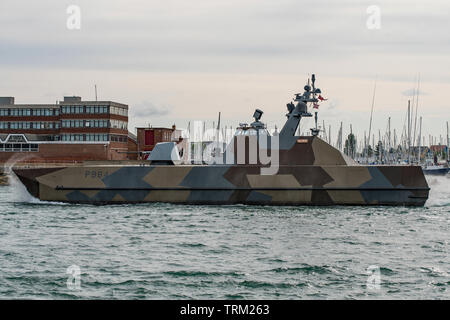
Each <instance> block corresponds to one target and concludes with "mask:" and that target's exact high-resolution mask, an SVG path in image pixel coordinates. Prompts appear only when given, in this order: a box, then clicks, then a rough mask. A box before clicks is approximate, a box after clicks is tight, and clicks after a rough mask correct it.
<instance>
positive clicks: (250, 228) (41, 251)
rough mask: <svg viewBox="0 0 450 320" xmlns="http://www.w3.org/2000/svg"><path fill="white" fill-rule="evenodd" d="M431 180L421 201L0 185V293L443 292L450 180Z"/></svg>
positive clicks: (253, 295)
mask: <svg viewBox="0 0 450 320" xmlns="http://www.w3.org/2000/svg"><path fill="white" fill-rule="evenodd" d="M429 183H430V186H431V188H432V192H431V198H430V199H429V201H428V203H427V206H426V207H424V208H403V207H400V208H394V207H392V208H391V207H327V208H315V207H256V206H177V205H167V204H145V205H116V206H89V205H67V204H59V203H44V202H39V201H37V200H34V199H31V198H30V197H29V196H28V195H27V194H26V192H25V191H24V190H23V188H21V187H20V186H18V185H16V184H13V185H12V186H9V187H0V241H1V246H0V270H1V273H0V298H2V299H5V298H31V299H54V298H62V299H66V298H67V299H72V298H74V299H80V298H82V299H98V298H104V299H165V298H169V299H318V298H325V299H343V298H344V299H348V298H350V299H367V298H375V299H378V298H388V299H390V298H392V299H415V298H418V299H445V298H447V299H448V298H450V290H449V289H450V277H449V274H450V257H449V246H448V242H449V239H450V233H449V226H450V179H448V178H431V179H430V181H429ZM72 265H76V266H78V267H79V268H80V271H81V275H80V277H79V280H80V281H79V287H78V288H77V286H76V282H73V281H72V279H71V278H69V277H70V276H69V275H68V274H67V273H66V272H67V268H68V267H69V266H72ZM370 266H375V270H379V271H380V277H379V279H380V283H379V284H380V285H379V288H378V287H376V286H375V287H374V286H373V285H372V286H371V285H370V284H369V287H368V286H367V280H368V278H369V275H368V270H367V269H368V268H369V267H370ZM377 267H378V268H379V269H376V268H377ZM68 279H69V280H70V281H69V286H68V285H67V281H68ZM371 279H372V278H371ZM74 284H75V286H74Z"/></svg>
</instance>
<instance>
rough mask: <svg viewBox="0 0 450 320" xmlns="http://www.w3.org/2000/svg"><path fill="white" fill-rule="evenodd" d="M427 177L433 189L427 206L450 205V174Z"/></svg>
mask: <svg viewBox="0 0 450 320" xmlns="http://www.w3.org/2000/svg"><path fill="white" fill-rule="evenodd" d="M425 177H426V179H427V182H428V185H429V187H430V189H431V190H430V196H429V198H428V201H427V203H426V206H430V207H433V206H447V205H450V175H448V174H447V175H446V176H425Z"/></svg>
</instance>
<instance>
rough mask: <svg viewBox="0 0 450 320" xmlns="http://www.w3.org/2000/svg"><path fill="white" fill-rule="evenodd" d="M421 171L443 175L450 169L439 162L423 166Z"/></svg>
mask: <svg viewBox="0 0 450 320" xmlns="http://www.w3.org/2000/svg"><path fill="white" fill-rule="evenodd" d="M422 171H423V173H424V174H426V175H433V176H445V175H446V174H447V173H448V172H449V171H450V168H449V167H448V166H446V165H443V164H439V165H430V166H423V167H422Z"/></svg>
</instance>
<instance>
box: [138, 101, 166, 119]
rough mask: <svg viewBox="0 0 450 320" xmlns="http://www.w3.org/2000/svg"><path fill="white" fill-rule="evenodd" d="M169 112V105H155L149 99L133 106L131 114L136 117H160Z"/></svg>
mask: <svg viewBox="0 0 450 320" xmlns="http://www.w3.org/2000/svg"><path fill="white" fill-rule="evenodd" d="M169 113H170V107H167V106H164V107H163V106H156V105H154V104H153V103H151V102H149V101H143V102H141V103H139V104H137V105H135V106H133V115H134V116H135V117H138V118H146V117H162V116H166V115H168V114H169Z"/></svg>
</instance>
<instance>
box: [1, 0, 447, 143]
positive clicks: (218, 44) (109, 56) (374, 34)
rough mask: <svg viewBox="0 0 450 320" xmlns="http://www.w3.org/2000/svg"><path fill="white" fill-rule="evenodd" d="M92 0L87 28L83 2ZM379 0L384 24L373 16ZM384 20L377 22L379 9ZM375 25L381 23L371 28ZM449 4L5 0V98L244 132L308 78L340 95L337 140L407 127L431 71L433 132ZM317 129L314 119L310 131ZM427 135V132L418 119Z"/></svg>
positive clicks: (442, 103) (269, 119)
mask: <svg viewBox="0 0 450 320" xmlns="http://www.w3.org/2000/svg"><path fill="white" fill-rule="evenodd" d="M72 5H75V6H78V7H79V8H80V24H79V26H80V28H79V29H70V28H68V27H67V22H68V20H70V21H73V20H71V19H73V12H69V13H68V12H67V9H68V8H69V7H70V6H72ZM371 6H377V8H379V12H380V15H379V18H380V19H379V20H377V21H379V28H373V27H370V26H373V24H370V23H373V21H374V20H373V19H374V15H373V11H370V9H369V12H368V11H367V10H368V8H369V7H371ZM375 18H376V17H375ZM368 22H369V27H368ZM449 30H450V2H449V1H448V0H434V1H433V0H431V1H424V0H421V1H418V0H396V1H392V0H391V1H387V0H382V1H365V0H362V1H348V0H315V1H299V0H297V1H295V0H270V1H269V0H226V1H225V0H190V1H185V0H145V1H144V0H126V1H125V0H95V1H92V0H91V1H87V0H70V1H66V0H53V1H51V0H40V1H31V0H28V1H24V0H2V1H1V2H0V96H15V97H16V103H54V102H56V101H57V100H62V97H63V96H65V95H79V96H82V97H83V99H85V100H94V99H95V90H94V86H95V85H97V87H98V97H99V100H112V101H117V102H121V103H125V104H128V105H129V107H130V119H129V122H130V123H129V129H130V131H132V132H133V131H134V128H135V127H136V126H148V125H152V126H165V127H169V126H171V125H172V124H176V125H177V127H179V128H183V127H186V126H187V124H188V123H189V121H191V122H192V121H194V120H204V121H208V126H212V122H213V121H216V122H217V117H218V113H219V111H220V112H221V117H222V124H223V125H224V126H225V125H227V126H233V127H236V126H237V125H238V123H239V122H251V121H252V119H251V116H252V114H253V111H254V109H255V108H259V109H262V110H263V111H264V115H263V118H262V121H263V122H266V123H267V125H268V127H269V128H273V127H274V126H275V125H277V127H278V128H280V127H282V125H283V123H284V121H285V113H286V103H288V102H290V101H291V100H292V98H293V96H294V94H295V93H298V92H302V88H303V86H304V85H305V83H306V81H307V78H308V77H309V76H310V75H311V74H312V73H314V74H316V78H317V82H316V85H317V86H318V87H320V88H321V90H322V92H323V94H322V95H323V96H324V97H325V98H328V100H327V101H326V102H323V103H322V104H321V105H320V108H319V110H320V111H319V122H320V124H322V123H323V122H325V127H326V128H327V129H328V127H329V126H331V139H332V142H333V143H335V140H336V138H337V130H338V127H339V126H340V123H341V122H343V127H344V135H346V134H348V132H349V131H350V125H351V126H352V130H353V131H354V132H355V133H357V135H358V137H361V138H362V136H363V135H364V131H366V132H367V131H368V130H369V119H370V111H371V106H372V97H373V93H374V86H375V82H376V92H375V103H374V118H373V126H372V133H375V134H376V135H377V136H378V130H380V131H381V133H382V134H383V133H384V132H385V131H386V128H387V122H388V118H389V117H391V127H392V128H393V129H396V131H397V132H401V131H402V129H403V127H404V124H405V118H406V110H407V104H408V99H413V97H412V95H413V92H414V89H415V88H416V87H417V83H418V78H419V77H420V93H421V94H420V95H419V104H418V115H419V116H422V117H423V129H422V135H423V136H425V137H426V138H427V139H428V135H429V134H432V135H434V136H437V137H439V135H442V136H443V137H444V136H445V135H446V121H449V120H450V109H449V106H450V102H449V99H448V97H447V94H448V93H449V92H450V72H449V70H450V54H449V53H450V32H449ZM312 125H313V121H312V120H311V119H304V120H302V125H301V130H302V131H304V132H306V131H307V130H308V129H309V128H310V127H311V126H312ZM417 131H418V127H417Z"/></svg>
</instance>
